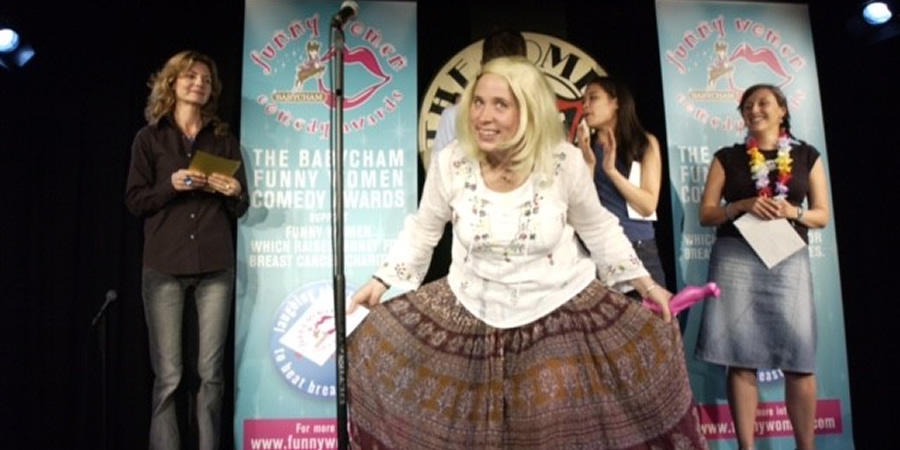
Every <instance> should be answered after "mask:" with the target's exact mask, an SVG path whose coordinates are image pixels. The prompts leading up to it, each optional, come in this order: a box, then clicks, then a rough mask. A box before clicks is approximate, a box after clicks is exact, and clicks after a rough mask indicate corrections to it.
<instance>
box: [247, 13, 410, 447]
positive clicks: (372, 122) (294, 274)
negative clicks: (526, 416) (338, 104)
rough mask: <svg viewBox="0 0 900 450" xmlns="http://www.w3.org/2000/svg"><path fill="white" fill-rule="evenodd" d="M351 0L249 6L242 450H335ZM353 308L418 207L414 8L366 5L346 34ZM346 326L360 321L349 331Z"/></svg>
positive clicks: (348, 258)
mask: <svg viewBox="0 0 900 450" xmlns="http://www.w3.org/2000/svg"><path fill="white" fill-rule="evenodd" d="M340 6H341V2H340V1H337V0H333V1H303V2H296V1H294V2H292V1H286V0H283V1H277V0H248V1H247V2H246V5H245V7H246V13H245V30H244V62H243V87H242V99H241V101H242V102H241V134H240V136H241V146H242V151H243V156H244V161H245V163H246V165H247V167H246V170H247V179H248V183H249V193H250V210H249V213H248V214H247V216H246V217H245V218H243V219H242V220H241V221H240V222H239V226H238V256H237V258H238V261H237V267H238V272H237V277H238V279H237V293H236V297H237V307H236V318H235V324H236V325H235V329H236V331H235V339H236V343H235V378H236V382H235V384H236V387H235V389H236V391H235V402H236V405H235V417H234V430H235V445H236V447H238V448H245V449H250V448H336V445H337V442H336V440H337V434H336V414H337V399H336V391H337V386H336V380H337V377H336V374H335V364H334V352H335V337H334V333H333V332H334V325H333V275H334V273H333V257H332V245H333V239H332V230H333V226H332V224H333V220H334V217H332V213H331V209H332V206H331V205H332V198H331V193H332V188H331V186H332V184H331V166H332V163H331V161H332V159H331V158H332V154H331V148H332V145H331V139H330V136H331V127H332V123H331V110H332V105H333V103H334V92H333V90H332V86H333V85H334V83H333V80H332V76H333V75H334V70H333V67H332V65H331V61H332V59H333V57H334V55H335V52H336V51H339V50H340V49H335V48H333V46H332V42H331V37H332V35H331V27H330V21H331V18H332V16H334V14H335V13H336V12H337V11H338V10H339V9H340ZM344 31H345V36H346V45H345V48H344V49H343V51H344V62H345V84H344V86H345V90H344V127H343V133H344V149H345V151H344V169H345V170H344V172H345V173H344V178H343V180H344V194H345V195H344V209H345V218H346V221H345V226H344V231H345V233H344V249H345V256H344V262H345V271H346V276H347V278H346V279H347V293H346V295H347V300H348V302H349V298H350V295H351V294H352V292H353V291H354V290H355V289H356V288H357V287H358V286H360V285H361V284H362V283H364V282H366V281H367V280H368V279H369V277H370V276H371V274H372V272H373V271H374V270H375V269H376V268H377V266H378V265H379V264H380V262H381V260H382V258H383V256H384V255H385V254H386V250H387V249H388V247H389V246H390V244H391V242H392V239H393V238H394V236H396V235H397V234H398V233H399V231H400V229H401V226H402V222H403V219H404V217H405V216H406V215H407V214H409V213H411V212H412V211H414V210H415V208H416V198H417V190H418V181H417V164H418V161H417V152H416V99H417V92H416V88H417V80H416V64H417V62H416V52H417V49H416V5H415V3H412V2H376V1H367V2H360V11H359V14H358V15H357V17H356V18H354V19H351V20H350V21H349V22H348V23H347V24H346V26H345V27H344ZM349 321H350V320H349V318H348V323H349Z"/></svg>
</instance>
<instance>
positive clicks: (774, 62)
mask: <svg viewBox="0 0 900 450" xmlns="http://www.w3.org/2000/svg"><path fill="white" fill-rule="evenodd" d="M739 59H743V60H745V61H747V62H749V63H750V64H763V65H765V66H766V67H768V68H769V70H771V71H772V73H774V74H776V75H778V76H779V77H781V79H782V81H781V83H778V85H779V86H784V85H786V84H788V83H790V82H791V80H793V77H792V76H791V75H790V74H789V73H787V71H786V70H785V69H784V66H782V65H781V61H779V60H778V56H777V55H775V52H773V51H772V50H771V49H768V48H761V49H759V50H756V49H754V48H753V47H751V46H750V45H748V44H741V46H740V47H738V48H737V49H735V50H734V53H732V55H731V58H729V61H731V62H734V61H736V60H739Z"/></svg>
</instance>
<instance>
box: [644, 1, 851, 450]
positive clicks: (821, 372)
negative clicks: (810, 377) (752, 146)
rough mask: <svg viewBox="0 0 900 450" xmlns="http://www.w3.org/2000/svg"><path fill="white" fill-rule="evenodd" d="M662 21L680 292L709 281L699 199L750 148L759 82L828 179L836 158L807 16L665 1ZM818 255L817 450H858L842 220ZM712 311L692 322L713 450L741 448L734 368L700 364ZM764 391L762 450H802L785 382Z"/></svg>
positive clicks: (690, 335)
mask: <svg viewBox="0 0 900 450" xmlns="http://www.w3.org/2000/svg"><path fill="white" fill-rule="evenodd" d="M656 14H657V23H658V26H659V46H660V58H661V64H662V79H663V92H664V94H665V111H666V129H667V136H666V138H667V142H668V153H667V154H668V163H669V181H670V183H671V186H672V189H671V192H672V205H673V211H672V218H673V223H674V227H673V228H674V233H675V236H674V242H675V251H676V257H677V264H676V272H677V273H676V278H677V281H678V288H679V289H681V288H683V287H684V286H686V285H697V284H703V283H705V282H706V281H707V264H708V260H709V252H710V249H711V246H712V242H713V240H714V237H715V234H714V233H715V229H714V228H704V227H701V226H700V224H699V219H698V213H699V205H700V197H701V194H702V192H703V186H704V183H705V180H706V173H707V171H708V169H709V165H710V163H711V161H712V158H713V154H714V153H715V152H716V150H718V149H719V148H722V147H725V146H729V145H732V144H734V143H737V142H742V141H743V139H744V135H745V130H744V124H743V121H742V119H741V116H740V114H739V112H738V111H737V106H738V101H739V99H740V96H741V93H742V92H743V90H744V89H745V88H747V87H749V86H751V85H753V84H756V83H771V84H775V85H777V86H779V87H781V89H782V90H784V93H785V94H786V95H787V96H788V99H789V102H790V110H791V131H792V133H793V134H794V135H795V136H797V137H799V138H800V139H803V140H805V141H807V142H809V143H810V144H812V145H813V146H815V147H816V148H817V149H818V150H819V151H820V152H821V154H822V162H823V163H824V164H825V168H826V174H827V171H828V152H827V146H826V143H825V133H824V124H823V120H822V107H821V100H820V97H819V84H818V77H817V74H816V61H815V53H814V49H813V40H812V34H811V31H810V27H809V15H808V11H807V6H806V5H801V4H778V3H750V2H727V1H721V2H716V1H680V0H679V1H675V0H657V1H656ZM828 184H829V185H830V183H828ZM830 202H831V200H830V199H829V203H830ZM832 211H833V209H832ZM809 244H810V245H809V248H808V251H809V253H810V257H811V262H812V274H813V281H814V292H815V301H816V312H817V323H818V339H819V340H818V353H817V358H816V366H817V367H816V375H817V380H818V398H819V401H818V406H817V411H816V416H817V417H816V444H817V448H819V449H835V450H837V449H841V450H846V449H852V448H853V438H852V432H851V430H852V427H851V425H852V421H851V418H850V394H849V382H848V378H847V377H848V375H847V354H846V346H845V338H844V317H843V309H842V304H841V288H840V278H839V276H838V275H839V273H838V259H837V243H836V240H835V223H834V219H833V214H832V220H831V221H830V222H829V225H828V227H826V228H825V229H822V230H811V231H810V233H809ZM707 301H716V300H715V299H711V300H707ZM701 308H702V305H701V306H698V307H695V308H693V309H692V310H690V311H689V312H688V314H689V315H688V318H687V319H688V321H687V326H686V327H685V332H684V338H685V339H684V343H685V352H686V355H687V358H688V368H689V371H690V376H691V386H692V388H693V390H694V395H695V396H696V397H697V401H698V403H699V405H700V406H699V408H700V417H701V419H702V426H703V427H704V434H705V435H706V437H707V438H708V439H709V442H710V445H711V447H712V448H719V449H724V448H728V449H731V448H736V442H735V440H734V425H733V423H732V421H731V416H730V414H729V410H728V404H727V400H726V396H725V372H724V369H723V368H722V367H720V366H715V365H711V364H706V363H704V362H701V361H698V360H696V359H695V358H694V357H693V354H694V348H695V344H696V340H697V333H698V327H699V323H700V313H701ZM682 314H684V313H682ZM758 381H759V388H760V393H761V399H760V404H759V408H758V409H757V422H756V436H757V439H758V441H759V444H757V446H758V447H760V448H763V447H764V448H770V449H793V448H794V447H795V446H794V441H793V437H792V432H791V425H790V421H789V420H788V416H787V411H786V408H785V404H784V374H783V373H782V372H781V371H780V370H777V369H772V370H761V371H760V372H759V379H758Z"/></svg>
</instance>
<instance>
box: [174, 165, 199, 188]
mask: <svg viewBox="0 0 900 450" xmlns="http://www.w3.org/2000/svg"><path fill="white" fill-rule="evenodd" d="M171 182H172V187H173V188H175V190H176V191H182V192H184V191H193V190H197V189H202V188H204V187H206V183H207V180H206V174H205V173H203V172H200V171H197V170H191V169H179V170H176V171H175V172H172V177H171Z"/></svg>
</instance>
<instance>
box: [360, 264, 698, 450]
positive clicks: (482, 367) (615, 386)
mask: <svg viewBox="0 0 900 450" xmlns="http://www.w3.org/2000/svg"><path fill="white" fill-rule="evenodd" d="M348 359H349V366H348V376H347V379H348V395H349V397H348V399H349V407H350V413H349V414H350V434H351V440H352V448H354V449H415V450H427V449H440V450H449V449H466V450H470V449H705V448H706V442H705V441H704V439H703V437H702V435H701V434H700V430H699V427H698V423H699V420H698V417H697V415H696V410H695V408H694V407H693V397H692V394H691V390H690V385H689V384H688V378H687V371H686V369H685V363H684V354H683V350H682V344H681V337H680V332H679V330H678V326H677V323H676V321H673V323H672V324H666V323H664V322H663V321H662V320H660V319H658V318H657V317H655V316H653V314H652V313H650V312H649V311H648V310H646V309H644V308H643V307H641V306H640V305H639V304H638V303H636V302H634V301H632V300H628V299H627V298H625V297H624V296H622V295H620V294H618V293H616V292H613V291H610V290H607V289H606V288H604V287H603V286H602V285H601V284H600V283H599V282H597V281H595V282H593V283H591V284H590V285H589V286H588V287H587V288H585V289H584V290H583V291H582V292H581V293H580V294H579V295H578V296H576V297H575V298H574V299H572V300H570V301H569V302H567V303H565V304H564V305H563V306H561V307H560V308H558V309H557V310H556V311H554V312H553V313H551V314H549V315H547V316H545V317H543V318H541V319H540V320H538V321H536V322H533V323H531V324H528V325H526V326H522V327H518V328H510V329H497V328H493V327H490V326H488V325H487V324H485V323H483V322H481V321H480V320H478V319H476V318H475V317H473V316H472V315H471V314H470V313H469V312H468V311H466V310H465V308H463V307H462V306H461V305H460V304H459V303H458V302H457V301H456V300H455V298H454V296H453V293H452V292H451V290H450V288H449V286H448V284H447V282H446V279H441V280H438V281H435V282H432V283H429V284H427V285H425V286H423V287H422V288H420V289H419V290H417V291H414V292H411V293H408V294H406V295H403V296H401V297H398V298H396V299H393V300H391V301H389V302H386V303H384V304H382V305H379V306H378V307H376V308H373V310H372V311H371V313H370V314H369V316H368V317H367V318H366V319H365V321H364V322H363V324H362V325H360V327H359V328H358V329H357V330H356V331H355V332H354V334H353V335H351V337H350V339H349V340H348Z"/></svg>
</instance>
